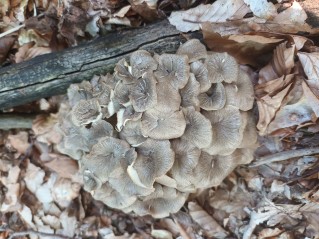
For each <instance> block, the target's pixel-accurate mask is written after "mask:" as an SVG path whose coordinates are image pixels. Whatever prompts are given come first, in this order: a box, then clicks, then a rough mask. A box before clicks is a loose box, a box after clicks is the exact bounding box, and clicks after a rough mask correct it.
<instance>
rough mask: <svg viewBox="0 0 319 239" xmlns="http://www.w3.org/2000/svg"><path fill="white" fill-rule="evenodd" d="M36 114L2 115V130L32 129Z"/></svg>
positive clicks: (0, 124)
mask: <svg viewBox="0 0 319 239" xmlns="http://www.w3.org/2000/svg"><path fill="white" fill-rule="evenodd" d="M35 117H36V115H35V114H0V130H9V129H31V128H32V121H33V120H34V119H35Z"/></svg>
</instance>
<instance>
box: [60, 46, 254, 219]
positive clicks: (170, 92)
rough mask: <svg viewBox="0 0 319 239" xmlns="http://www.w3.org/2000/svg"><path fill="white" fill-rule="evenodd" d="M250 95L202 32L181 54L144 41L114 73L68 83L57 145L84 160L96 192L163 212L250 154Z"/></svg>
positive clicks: (245, 81)
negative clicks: (150, 48)
mask: <svg viewBox="0 0 319 239" xmlns="http://www.w3.org/2000/svg"><path fill="white" fill-rule="evenodd" d="M253 96H254V92H253V85H252V83H251V80H250V78H249V76H248V75H247V74H246V73H245V72H243V71H242V70H241V69H240V67H239V65H238V64H237V63H236V60H235V59H234V58H233V57H231V56H230V55H228V54H227V53H212V52H208V51H206V47H205V46H204V45H203V44H201V43H200V41H198V40H190V41H188V42H186V43H185V44H184V45H181V46H180V48H179V49H178V51H177V53H176V54H163V55H152V54H151V53H149V52H147V51H145V50H138V51H136V52H134V53H132V54H131V56H130V57H129V58H128V59H122V60H120V61H119V62H118V63H117V65H116V67H115V69H114V74H113V75H110V74H108V75H106V76H94V77H93V79H92V80H91V81H90V82H82V83H81V84H74V85H71V86H70V88H69V90H68V98H69V101H68V103H67V104H66V107H64V108H63V110H61V111H60V113H59V117H60V120H59V124H58V125H57V127H58V129H59V131H60V133H61V135H62V140H61V142H60V143H59V144H58V145H57V149H58V150H59V151H60V152H61V153H64V154H67V155H69V156H71V157H73V158H74V159H76V160H78V161H79V166H80V171H81V173H82V175H83V181H84V189H85V190H86V191H89V192H90V193H91V194H92V195H93V197H94V198H95V199H97V200H100V201H102V202H103V203H104V204H106V205H107V206H109V207H112V208H116V209H120V210H122V211H124V212H126V213H135V214H137V215H148V214H149V215H151V216H153V217H155V218H161V217H166V216H168V215H169V214H170V213H175V212H177V211H178V210H179V209H180V208H181V207H182V206H183V205H184V203H185V201H186V200H187V198H188V195H189V194H190V193H193V192H195V191H196V190H197V189H204V188H209V187H212V186H217V185H219V184H220V183H221V182H222V181H223V180H224V178H225V177H226V176H227V175H228V174H229V173H230V172H231V171H232V170H233V169H234V168H235V167H236V166H238V165H240V164H246V163H249V162H250V161H251V160H252V159H253V154H254V149H255V147H256V142H257V133H256V129H255V121H254V119H253V114H252V113H251V111H250V110H251V109H252V107H253V103H254V97H253Z"/></svg>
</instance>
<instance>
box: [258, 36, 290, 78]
mask: <svg viewBox="0 0 319 239" xmlns="http://www.w3.org/2000/svg"><path fill="white" fill-rule="evenodd" d="M294 57H295V45H292V46H289V47H287V42H283V43H281V44H280V45H278V46H277V47H276V49H275V50H274V55H273V58H272V60H271V61H270V62H269V63H268V64H267V65H266V66H265V67H263V68H262V69H261V70H260V71H259V83H260V84H261V83H264V82H267V81H270V80H273V79H277V78H278V77H281V76H283V75H287V74H290V73H291V70H292V68H293V67H294V65H295V62H294Z"/></svg>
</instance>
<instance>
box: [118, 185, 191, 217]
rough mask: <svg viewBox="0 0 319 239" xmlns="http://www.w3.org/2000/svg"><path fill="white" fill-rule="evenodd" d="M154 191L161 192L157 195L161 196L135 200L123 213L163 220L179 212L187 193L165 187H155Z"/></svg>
mask: <svg viewBox="0 0 319 239" xmlns="http://www.w3.org/2000/svg"><path fill="white" fill-rule="evenodd" d="M156 190H158V191H159V190H162V192H160V194H159V195H162V196H158V197H157V198H150V199H145V200H142V199H140V200H137V201H136V202H135V203H134V204H132V205H131V206H129V207H127V208H125V209H123V211H124V212H127V213H129V212H131V211H133V212H135V213H136V214H137V215H140V216H144V215H151V216H152V217H154V218H163V217H167V216H169V215H170V213H176V212H177V211H179V210H180V208H181V207H182V206H183V205H184V203H185V201H186V199H187V197H188V194H187V193H182V192H179V191H177V190H176V189H174V188H169V187H165V186H156Z"/></svg>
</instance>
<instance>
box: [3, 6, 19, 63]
mask: <svg viewBox="0 0 319 239" xmlns="http://www.w3.org/2000/svg"><path fill="white" fill-rule="evenodd" d="M0 5H1V4H0ZM0 7H1V6H0ZM15 40H16V37H15V36H6V37H2V38H0V64H2V63H3V62H4V61H5V60H6V58H7V55H8V53H9V51H10V50H11V47H12V46H13V43H14V41H15Z"/></svg>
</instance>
